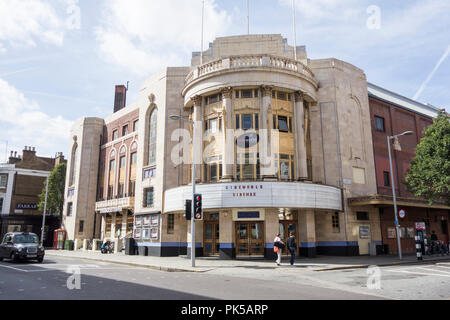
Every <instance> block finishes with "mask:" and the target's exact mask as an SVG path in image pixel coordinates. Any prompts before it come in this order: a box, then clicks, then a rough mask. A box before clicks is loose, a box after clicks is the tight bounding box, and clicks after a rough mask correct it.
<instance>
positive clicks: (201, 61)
mask: <svg viewBox="0 0 450 320" xmlns="http://www.w3.org/2000/svg"><path fill="white" fill-rule="evenodd" d="M204 20H205V0H202V41H201V48H200V65H202V64H203V31H204Z"/></svg>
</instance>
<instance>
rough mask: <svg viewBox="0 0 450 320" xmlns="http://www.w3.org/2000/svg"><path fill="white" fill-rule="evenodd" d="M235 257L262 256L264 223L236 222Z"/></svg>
mask: <svg viewBox="0 0 450 320" xmlns="http://www.w3.org/2000/svg"><path fill="white" fill-rule="evenodd" d="M236 249H237V250H236V251H237V252H236V255H237V256H260V255H264V222H236Z"/></svg>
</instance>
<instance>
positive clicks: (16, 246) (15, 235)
mask: <svg viewBox="0 0 450 320" xmlns="http://www.w3.org/2000/svg"><path fill="white" fill-rule="evenodd" d="M44 255H45V250H44V247H42V246H41V245H40V244H39V238H38V236H37V235H36V234H34V233H29V232H10V233H7V234H6V235H5V237H4V238H3V241H2V243H1V244H0V261H3V259H11V260H12V261H14V262H18V261H19V260H37V261H38V262H39V263H42V261H44Z"/></svg>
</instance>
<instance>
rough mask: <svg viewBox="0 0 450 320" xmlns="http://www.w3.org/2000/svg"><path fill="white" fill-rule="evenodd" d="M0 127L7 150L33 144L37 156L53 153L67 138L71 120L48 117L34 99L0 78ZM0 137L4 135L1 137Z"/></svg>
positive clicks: (18, 149) (20, 148) (19, 148)
mask: <svg viewBox="0 0 450 320" xmlns="http://www.w3.org/2000/svg"><path fill="white" fill-rule="evenodd" d="M0 114H1V115H2V116H1V118H0V127H1V128H2V135H3V137H6V138H7V139H8V142H9V146H10V149H15V150H16V151H20V150H22V148H23V146H35V147H36V148H37V150H38V152H39V154H41V155H47V156H49V155H54V154H55V153H56V152H58V151H62V152H65V151H66V150H65V149H64V150H60V149H61V146H65V145H66V144H67V141H69V128H70V127H71V126H72V122H71V121H69V120H66V119H64V118H63V117H62V116H59V115H58V116H55V117H52V116H50V115H48V114H46V113H44V112H42V111H41V109H40V106H39V105H38V103H37V102H35V101H33V100H29V99H27V98H26V97H25V96H24V94H23V93H22V92H20V91H19V90H17V89H16V88H15V87H13V86H12V85H10V84H9V83H8V82H6V81H5V80H3V79H0ZM3 139H4V138H3Z"/></svg>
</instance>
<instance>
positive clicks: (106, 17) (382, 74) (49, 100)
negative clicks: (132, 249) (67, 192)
mask: <svg viewBox="0 0 450 320" xmlns="http://www.w3.org/2000/svg"><path fill="white" fill-rule="evenodd" d="M0 3H1V6H0V128H1V130H0V163H1V162H4V161H5V160H6V158H7V155H9V152H10V151H11V150H13V151H17V152H18V153H19V154H21V151H22V150H23V148H24V146H33V147H36V150H37V153H38V155H40V156H55V154H56V153H57V152H63V153H64V154H65V155H67V154H68V149H69V142H70V137H69V131H70V127H71V125H72V123H73V122H74V121H76V120H77V119H79V118H82V117H101V118H103V117H106V116H108V115H110V114H111V113H112V111H113V103H114V86H115V85H118V84H126V83H127V81H129V92H128V98H127V100H128V102H132V101H133V100H135V99H137V97H138V92H139V89H140V87H141V85H142V83H143V82H144V80H145V79H146V78H148V77H150V76H151V75H152V74H153V73H155V72H157V71H159V70H161V69H163V68H164V67H166V66H188V65H190V59H191V56H192V52H193V51H200V46H201V45H200V44H201V12H202V1H201V0H95V1H93V0H0ZM249 8H250V33H251V34H281V35H282V36H283V37H285V38H286V39H288V42H289V44H290V45H293V43H294V40H293V34H294V33H293V14H292V13H293V2H292V0H249ZM295 8H296V10H295V12H296V21H297V27H296V34H297V36H296V38H297V39H296V40H297V45H305V46H306V50H307V53H308V57H309V58H311V59H320V58H331V57H333V58H337V59H341V60H344V61H347V62H349V63H352V64H353V65H355V66H357V67H359V68H361V69H363V70H364V71H365V72H366V75H367V78H368V81H369V82H371V83H374V84H376V85H379V86H381V87H383V88H386V89H388V90H390V91H394V92H396V93H399V94H401V95H403V96H406V97H409V98H415V99H416V100H418V101H420V102H423V103H430V104H432V105H434V106H436V107H439V108H446V110H447V111H448V112H450V89H449V84H450V0H402V1H391V0H384V1H381V0H380V1H377V0H295ZM246 19H247V2H246V0H205V41H204V48H203V49H205V50H206V49H207V48H208V43H209V42H211V41H213V40H214V38H215V37H221V36H231V35H240V34H246V33H247V20H246Z"/></svg>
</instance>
